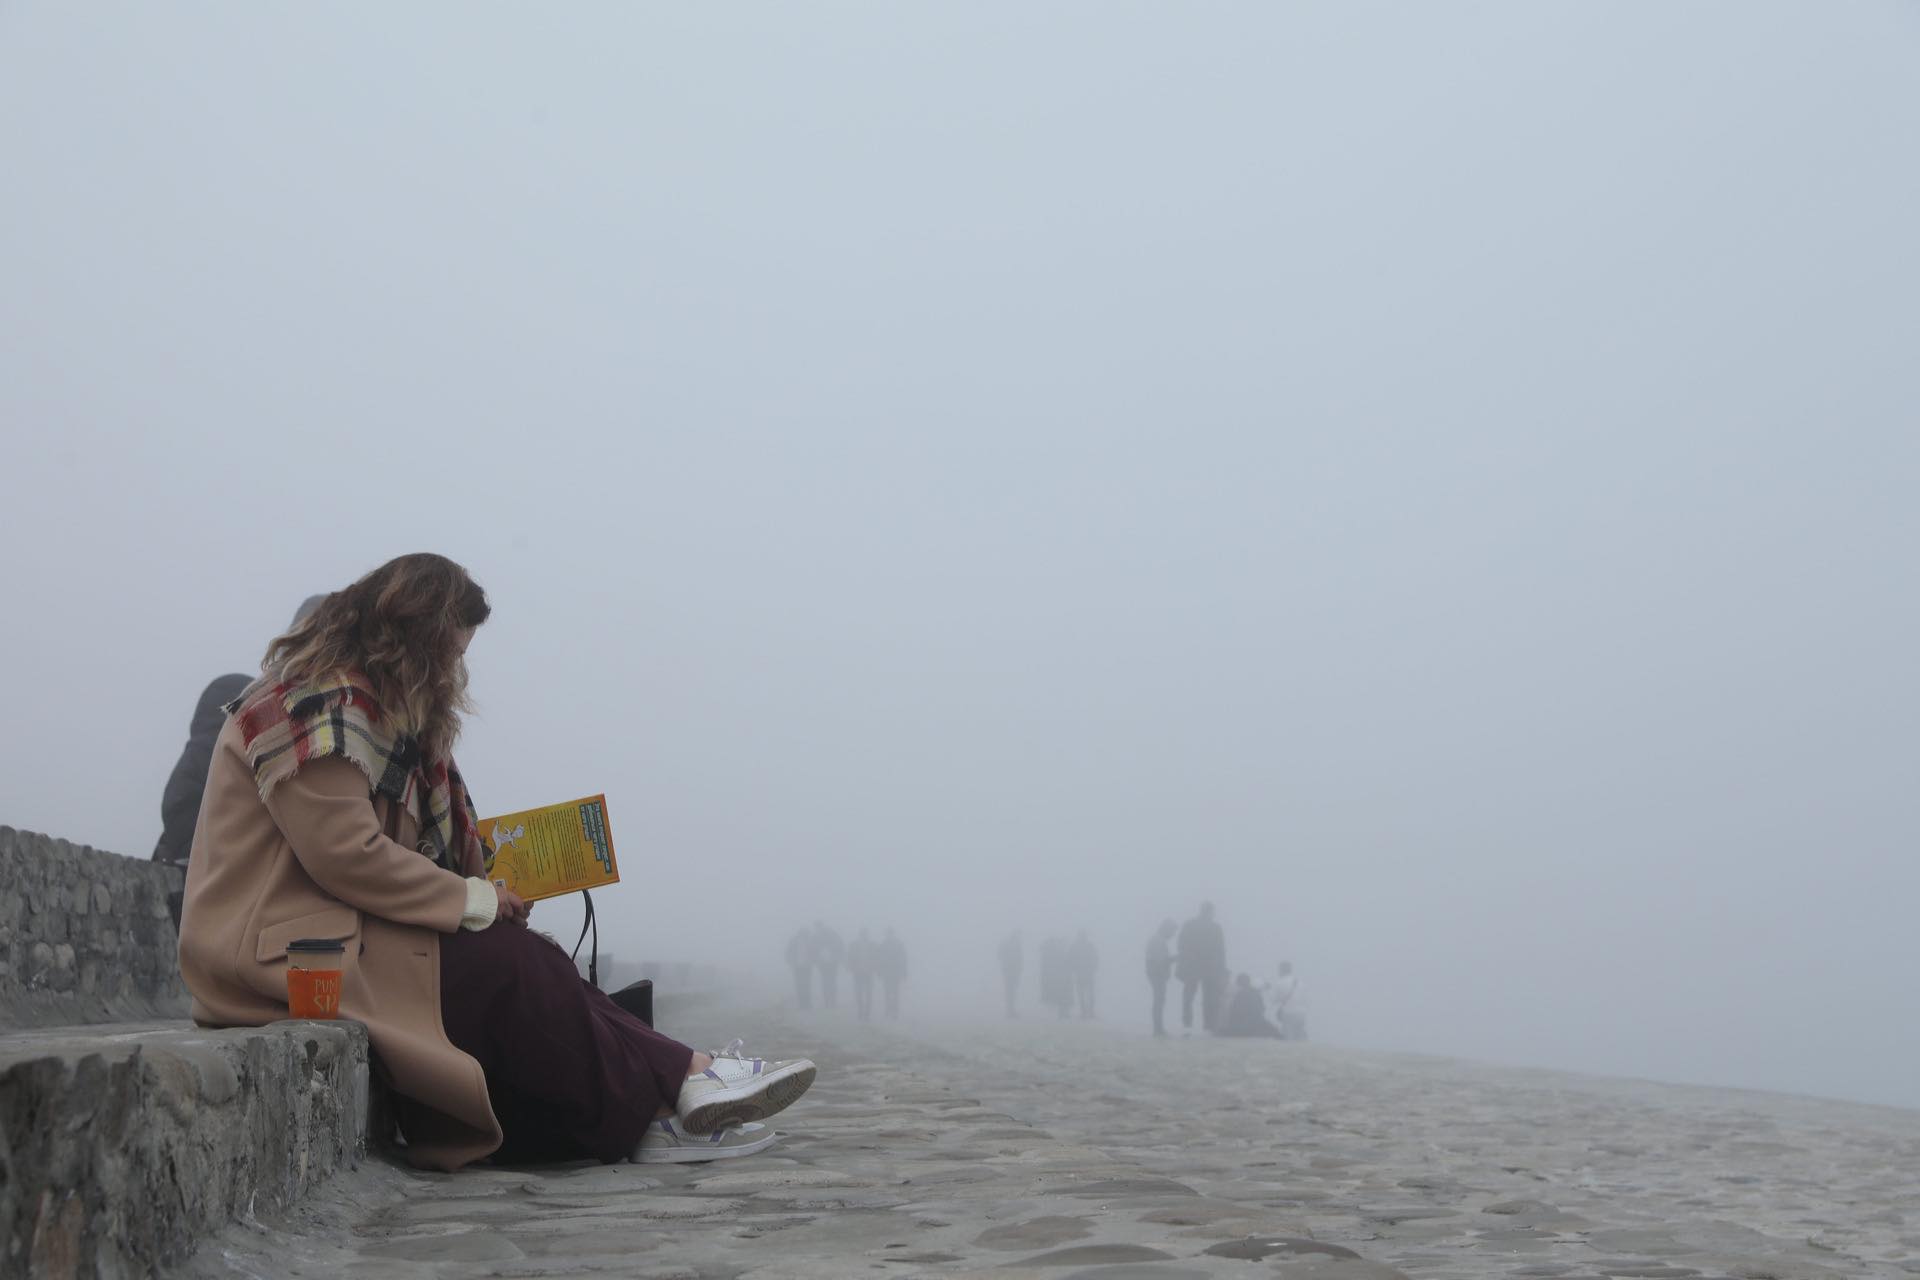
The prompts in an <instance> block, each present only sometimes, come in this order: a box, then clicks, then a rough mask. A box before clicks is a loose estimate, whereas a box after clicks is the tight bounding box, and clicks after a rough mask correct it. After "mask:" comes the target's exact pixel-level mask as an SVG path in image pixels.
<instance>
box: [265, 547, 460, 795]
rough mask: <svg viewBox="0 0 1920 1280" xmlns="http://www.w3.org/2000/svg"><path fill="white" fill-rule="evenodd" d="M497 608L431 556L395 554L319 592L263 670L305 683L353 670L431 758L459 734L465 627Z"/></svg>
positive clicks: (456, 569) (451, 566) (277, 642)
mask: <svg viewBox="0 0 1920 1280" xmlns="http://www.w3.org/2000/svg"><path fill="white" fill-rule="evenodd" d="M492 612H493V609H492V607H491V606H490V605H488V604H487V593H486V592H484V591H482V590H481V589H480V586H479V584H478V583H476V582H475V581H474V580H473V579H472V578H470V577H468V576H467V571H466V570H465V569H463V568H461V567H460V566H459V565H457V564H455V563H454V562H453V561H451V560H449V559H447V558H446V557H445V556H436V555H432V554H430V553H421V554H418V555H410V556H401V557H400V558H398V559H397V560H389V561H387V563H385V564H383V565H381V566H380V567H379V568H378V569H375V570H374V571H373V572H372V573H369V574H368V575H367V576H366V577H364V578H362V579H360V581H358V582H356V583H354V584H353V585H352V586H350V587H347V588H346V589H345V590H342V591H336V592H334V593H333V594H332V595H330V596H327V597H326V598H325V599H323V600H322V601H321V602H320V604H319V605H318V607H316V608H315V609H314V610H313V611H312V612H311V613H309V614H307V616H306V617H304V618H302V619H300V620H299V621H298V622H296V623H295V624H294V625H293V628H292V629H291V630H289V631H288V632H287V633H286V634H285V635H282V636H278V637H276V638H275V639H274V641H273V643H272V644H270V645H268V646H267V656H266V658H265V659H264V660H263V661H262V663H261V669H262V670H263V671H265V672H266V673H267V674H268V675H270V676H272V677H274V678H275V679H278V680H284V681H288V682H290V683H296V684H299V683H306V682H309V681H313V680H321V679H325V678H327V677H330V676H338V675H340V674H342V673H344V672H347V671H358V672H360V673H361V674H362V675H364V676H366V677H367V679H368V681H369V682H371V683H372V685H373V691H374V694H375V696H377V697H378V698H379V699H380V705H381V707H382V709H383V710H385V711H386V712H387V713H388V714H389V715H393V716H395V718H396V719H403V723H402V724H401V725H400V726H399V727H400V728H402V729H404V730H405V731H406V732H408V733H411V734H412V735H413V736H414V737H415V738H416V739H417V740H418V741H419V743H420V749H421V751H422V752H423V753H424V754H425V755H426V757H427V758H428V759H430V760H431V759H435V758H438V757H440V756H443V755H445V754H447V753H448V751H449V750H450V749H451V748H452V746H453V743H454V740H455V739H456V738H458V737H459V736H460V714H461V712H463V711H472V710H473V706H472V704H471V703H470V702H468V700H467V663H466V659H465V658H464V657H463V656H462V652H461V650H462V646H461V633H462V632H464V631H467V630H470V629H472V628H474V627H477V626H479V625H480V624H481V623H483V622H485V621H486V620H487V616H488V615H489V614H491V613H492Z"/></svg>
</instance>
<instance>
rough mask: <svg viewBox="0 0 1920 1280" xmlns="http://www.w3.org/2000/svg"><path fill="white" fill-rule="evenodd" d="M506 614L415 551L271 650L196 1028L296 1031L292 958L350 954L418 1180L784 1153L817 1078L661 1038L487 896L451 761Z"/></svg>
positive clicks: (206, 811) (220, 792)
mask: <svg viewBox="0 0 1920 1280" xmlns="http://www.w3.org/2000/svg"><path fill="white" fill-rule="evenodd" d="M489 612H491V610H490V608H489V606H488V604H487V598H486V595H485V593H484V592H482V591H481V590H480V588H479V587H478V586H477V585H475V584H474V582H473V580H472V579H471V578H469V577H468V576H467V573H466V571H465V570H464V569H462V568H461V567H460V566H459V565H457V564H454V563H453V562H452V561H451V560H448V559H446V558H444V557H442V556H436V555H412V556H402V557H401V558H399V559H398V560H394V561H392V562H390V563H388V564H386V565H383V566H381V567H380V568H378V569H376V570H374V571H373V572H372V573H370V574H368V575H367V576H366V577H364V578H362V579H361V580H360V581H358V582H356V583H354V584H353V585H352V586H350V587H348V588H346V589H345V590H343V591H336V592H334V593H333V594H332V595H330V596H328V597H326V599H325V600H324V601H323V602H322V603H321V604H320V606H319V607H318V608H316V609H315V610H314V611H313V612H312V613H310V614H309V615H308V616H307V617H305V618H304V619H302V620H301V621H300V622H299V623H297V624H296V625H295V626H294V628H293V629H292V630H291V631H289V632H287V633H286V634H285V635H283V636H281V637H279V638H278V639H276V640H275V641H274V642H273V643H272V644H271V645H270V646H268V649H267V655H266V660H265V662H264V664H263V667H262V670H263V674H262V675H261V677H260V678H259V679H258V680H256V681H255V682H254V683H253V684H252V685H250V686H249V687H248V688H247V689H246V691H245V692H243V693H242V694H241V695H240V697H239V698H238V699H237V700H236V701H235V702H234V703H232V704H231V705H230V707H229V711H230V712H231V715H230V718H229V719H228V721H227V723H226V726H225V727H224V728H223V729H222V730H221V731H220V735H219V738H218V739H217V741H216V743H215V747H214V753H213V762H212V765H211V767H210V768H209V769H208V773H207V786H206V798H205V801H204V803H203V805H202V807H201V810H200V821H199V825H198V827H197V828H196V830H195V832H194V838H193V852H192V856H191V858H190V859H189V861H188V870H187V887H186V900H185V904H184V909H183V912H182V920H181V928H180V972H181V974H182V976H183V977H184V978H185V979H186V983H187V987H188V989H189V990H190V991H192V993H193V1017H194V1020H195V1021H196V1022H198V1023H200V1025H202V1026H258V1025H260V1024H262V1023H267V1022H272V1021H274V1020H276V1019H280V1018H285V1017H286V1016H287V1012H288V1011H287V979H286V955H287V944H288V943H290V942H293V941H295V940H297V939H304V938H324V939H332V940H338V941H341V942H344V943H345V944H346V960H345V967H344V970H343V973H342V979H341V993H340V1014H341V1016H342V1017H347V1018H354V1019H357V1020H359V1021H360V1022H363V1023H365V1024H366V1026H367V1031H368V1034H369V1036H370V1037H371V1038H372V1041H373V1048H374V1051H375V1054H376V1055H377V1059H378V1062H379V1063H380V1065H381V1068H382V1069H383V1071H384V1073H385V1075H386V1077H387V1079H388V1081H389V1082H390V1083H391V1085H392V1087H393V1090H394V1093H395V1095H396V1104H397V1105H396V1110H397V1113H398V1118H399V1121H400V1126H401V1131H402V1133H403V1134H404V1136H405V1137H406V1140H407V1156H408V1158H409V1159H410V1160H411V1161H413V1163H415V1164H418V1165H421V1166H423V1167H426V1168H431V1169H443V1170H449V1171H451V1170H454V1169H458V1168H460V1167H461V1166H462V1165H466V1164H470V1163H472V1162H473V1161H475V1160H479V1159H482V1158H484V1157H487V1156H489V1155H491V1156H493V1157H494V1158H495V1159H498V1160H573V1159H580V1158H583V1157H592V1158H595V1159H598V1160H601V1161H604V1162H612V1161H615V1160H625V1159H636V1160H642V1161H655V1160H660V1161H669V1160H698V1159H712V1158H714V1157H717V1156H727V1155H743V1154H747V1153H749V1152H752V1151H758V1150H761V1149H763V1148H764V1147H766V1146H767V1145H769V1144H770V1143H771V1142H772V1141H773V1138H774V1135H773V1133H772V1131H771V1130H770V1129H768V1128H767V1127H766V1126H764V1125H761V1124H758V1123H754V1122H756V1121H759V1120H761V1119H764V1118H765V1117H767V1116H769V1115H772V1114H773V1113H775V1112H776V1111H779V1110H781V1109H782V1108H784V1107H786V1106H788V1105H789V1104H791V1103H792V1102H793V1101H794V1100H795V1099H796V1098H798V1097H799V1096H800V1095H801V1094H802V1093H804V1092H806V1090H807V1088H808V1086H809V1085H811V1084H812V1083H813V1077H814V1065H813V1063H811V1062H808V1061H806V1060H805V1059H799V1060H795V1061H791V1062H771V1061H766V1060H763V1059H758V1058H749V1057H745V1056H740V1055H736V1054H723V1055H722V1056H719V1057H713V1056H710V1055H708V1054H704V1053H696V1052H694V1051H693V1050H692V1049H690V1048H688V1047H687V1046H686V1045H683V1044H677V1043H675V1042H674V1041H672V1040H669V1039H668V1038H667V1037H665V1036H663V1035H660V1034H658V1033H657V1032H655V1031H653V1030H652V1029H651V1028H650V1027H648V1026H647V1025H646V1024H644V1023H642V1022H641V1021H640V1020H639V1019H637V1018H634V1017H632V1016H630V1015H628V1014H627V1013H625V1012H624V1011H623V1010H621V1009H620V1008H618V1007H617V1006H616V1005H614V1003H613V1002H612V1001H611V1000H609V999H608V998H607V997H606V996H605V995H603V994H601V993H600V992H599V991H597V990H595V989H594V988H593V987H591V986H589V985H588V984H587V983H585V982H583V981H582V980H581V979H580V976H579V974H578V973H577V972H575V970H574V967H573V963H572V961H571V960H569V959H568V957H567V955H566V953H565V952H564V951H562V950H561V949H560V948H559V947H558V946H556V945H555V944H554V943H552V942H550V941H549V940H547V939H546V938H543V937H541V936H540V935H538V934H536V933H533V932H531V931H530V930H528V929H527V928H526V927H525V925H526V919H527V908H526V904H525V903H523V902H522V901H521V900H520V899H519V898H518V897H517V896H515V895H514V894H512V893H510V892H508V891H507V890H506V889H504V888H501V887H497V886H495V885H492V884H489V883H488V882H487V880H486V850H485V849H484V847H483V846H482V844H481V841H480V837H479V833H478V831H477V829H476V828H477V826H478V821H477V818H476V815H475V812H474V809H473V805H472V803H471V802H470V801H469V799H468V797H467V790H466V786H465V784H464V783H463V782H462V780H461V777H460V771H459V769H457V768H456V767H455V766H454V763H453V755H452V747H453V743H454V740H455V738H456V737H457V736H458V734H459V730H460V713H461V712H462V711H464V710H467V709H468V703H467V696H466V681H467V676H466V661H465V658H464V656H463V655H464V654H465V653H466V649H467V644H468V642H469V641H470V640H471V639H472V638H473V632H474V629H475V628H476V627H478V626H479V625H480V624H481V623H483V622H485V621H486V620H487V616H488V614H489Z"/></svg>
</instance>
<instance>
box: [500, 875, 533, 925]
mask: <svg viewBox="0 0 1920 1280" xmlns="http://www.w3.org/2000/svg"><path fill="white" fill-rule="evenodd" d="M493 896H494V897H495V899H497V901H498V906H496V907H495V909H494V913H493V922H494V923H495V924H517V925H520V926H522V927H524V926H525V925H526V923H527V904H526V902H525V901H524V900H522V899H521V897H520V895H519V894H517V893H515V892H514V891H513V890H511V889H509V888H507V887H506V886H505V885H499V884H496V885H495V886H493Z"/></svg>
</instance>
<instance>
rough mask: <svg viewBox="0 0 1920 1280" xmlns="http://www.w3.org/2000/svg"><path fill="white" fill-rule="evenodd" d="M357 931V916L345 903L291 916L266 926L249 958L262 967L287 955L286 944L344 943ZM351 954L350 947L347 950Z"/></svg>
mask: <svg viewBox="0 0 1920 1280" xmlns="http://www.w3.org/2000/svg"><path fill="white" fill-rule="evenodd" d="M359 932H360V913H359V912H358V911H355V910H354V909H353V908H352V907H349V906H347V905H346V904H345V903H342V904H340V905H339V906H337V907H328V908H327V909H326V910H324V911H315V912H312V913H311V914H308V915H304V916H295V917H294V918H293V919H291V920H289V921H287V922H286V923H285V924H275V925H269V926H267V927H266V928H264V929H262V930H261V931H260V940H259V942H258V944H257V945H256V946H255V947H254V949H253V958H254V959H255V960H258V961H259V962H260V963H262V964H265V963H267V962H268V961H269V960H278V959H280V958H281V957H283V956H285V955H286V954H287V944H288V943H289V942H294V941H297V940H298V939H300V938H332V939H336V940H338V941H340V942H346V941H348V940H349V939H351V938H353V937H354V936H355V935H357V934H358V933H359ZM347 950H348V951H352V950H353V948H352V947H348V948H347Z"/></svg>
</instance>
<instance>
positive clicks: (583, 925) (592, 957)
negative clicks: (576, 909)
mask: <svg viewBox="0 0 1920 1280" xmlns="http://www.w3.org/2000/svg"><path fill="white" fill-rule="evenodd" d="M580 897H581V898H582V899H584V900H585V902H586V904H587V913H586V915H585V917H584V918H582V919H581V921H580V937H579V939H578V940H577V941H575V942H574V944H573V955H572V957H571V959H572V960H573V962H574V963H575V964H578V963H579V962H580V944H581V943H582V942H585V941H586V940H587V930H588V929H592V930H593V949H592V950H590V951H588V952H587V981H588V983H590V984H591V985H592V986H594V987H595V988H596V989H597V988H598V987H599V986H600V922H599V921H598V920H596V919H594V917H593V895H592V894H590V893H588V892H587V891H586V890H585V889H582V890H581V891H580Z"/></svg>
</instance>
